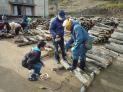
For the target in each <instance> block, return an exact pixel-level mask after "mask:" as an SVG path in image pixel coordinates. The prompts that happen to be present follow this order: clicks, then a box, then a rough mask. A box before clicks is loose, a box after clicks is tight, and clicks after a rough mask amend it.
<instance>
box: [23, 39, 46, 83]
mask: <svg viewBox="0 0 123 92" xmlns="http://www.w3.org/2000/svg"><path fill="white" fill-rule="evenodd" d="M45 45H46V43H45V42H44V41H40V42H39V43H38V44H37V46H36V47H34V48H32V50H31V51H30V52H29V53H28V54H27V55H25V59H26V62H27V65H26V68H28V69H29V70H30V73H29V78H28V80H30V81H37V80H38V78H39V76H40V74H41V73H40V70H41V68H42V66H44V63H43V62H42V61H41V59H40V56H41V51H43V50H44V49H45V48H44V47H45ZM23 61H24V60H23Z"/></svg>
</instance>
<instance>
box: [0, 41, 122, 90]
mask: <svg viewBox="0 0 123 92" xmlns="http://www.w3.org/2000/svg"><path fill="white" fill-rule="evenodd" d="M30 49H31V46H26V47H22V48H19V47H17V46H16V45H15V44H13V43H11V42H9V41H5V40H2V41H0V92H80V87H81V83H80V82H79V80H77V79H76V78H75V77H74V76H73V74H72V73H71V72H69V71H65V70H61V71H57V72H54V71H52V68H53V67H54V65H55V64H54V59H53V58H46V59H44V60H43V61H44V63H45V68H43V69H42V73H48V74H49V75H50V79H48V80H39V81H37V82H29V81H28V80H27V76H28V70H26V69H24V68H23V67H22V66H21V59H22V57H23V55H24V54H25V53H26V52H28V51H29V50H30ZM87 92H123V62H114V63H113V65H111V66H110V67H109V68H108V69H106V70H103V71H102V72H101V74H100V75H98V76H97V77H96V78H95V80H94V82H93V83H92V85H91V86H90V87H89V88H88V89H87Z"/></svg>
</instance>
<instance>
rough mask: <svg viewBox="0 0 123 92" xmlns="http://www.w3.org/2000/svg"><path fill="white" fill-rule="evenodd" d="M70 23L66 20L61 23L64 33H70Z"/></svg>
mask: <svg viewBox="0 0 123 92" xmlns="http://www.w3.org/2000/svg"><path fill="white" fill-rule="evenodd" d="M71 26H72V21H71V20H70V19H66V20H65V21H64V22H63V27H64V30H65V31H71Z"/></svg>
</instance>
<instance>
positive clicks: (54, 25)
mask: <svg viewBox="0 0 123 92" xmlns="http://www.w3.org/2000/svg"><path fill="white" fill-rule="evenodd" d="M64 20H65V13H64V11H63V10H60V11H59V12H58V15H57V16H56V17H55V18H53V19H52V20H51V23H50V28H49V30H50V33H51V35H52V38H53V44H54V49H55V59H56V61H57V63H60V57H59V53H58V48H59V46H60V49H61V52H62V58H63V60H66V59H65V50H64V27H63V21H64Z"/></svg>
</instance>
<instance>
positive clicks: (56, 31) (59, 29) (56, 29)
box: [49, 17, 64, 38]
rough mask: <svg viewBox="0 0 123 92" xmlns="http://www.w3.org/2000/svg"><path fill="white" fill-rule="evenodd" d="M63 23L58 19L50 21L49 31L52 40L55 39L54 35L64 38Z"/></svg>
mask: <svg viewBox="0 0 123 92" xmlns="http://www.w3.org/2000/svg"><path fill="white" fill-rule="evenodd" d="M63 21H64V20H63ZM63 21H61V20H59V19H58V17H55V18H53V19H52V20H51V23H50V28H49V29H50V33H51V35H52V37H53V38H55V37H56V35H59V36H61V37H63V36H64V27H63Z"/></svg>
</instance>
